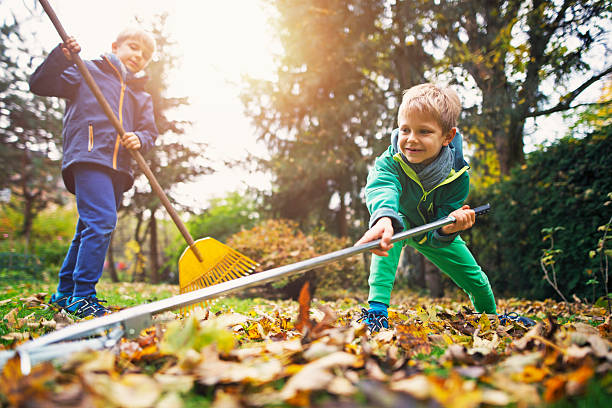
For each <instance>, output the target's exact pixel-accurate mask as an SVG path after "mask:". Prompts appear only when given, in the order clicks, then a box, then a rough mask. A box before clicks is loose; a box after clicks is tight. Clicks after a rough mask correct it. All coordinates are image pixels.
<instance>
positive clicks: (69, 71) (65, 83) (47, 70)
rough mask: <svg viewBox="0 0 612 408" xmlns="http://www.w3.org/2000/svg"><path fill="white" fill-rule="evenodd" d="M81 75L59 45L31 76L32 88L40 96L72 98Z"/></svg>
mask: <svg viewBox="0 0 612 408" xmlns="http://www.w3.org/2000/svg"><path fill="white" fill-rule="evenodd" d="M80 82H81V75H80V74H79V72H78V70H77V69H76V67H75V66H74V65H73V63H72V62H70V61H68V60H67V59H66V57H65V56H64V53H63V52H62V49H61V48H60V46H59V45H58V46H57V47H55V48H54V49H53V51H51V53H50V54H49V55H48V56H47V58H46V59H45V60H44V61H43V63H42V64H40V65H39V66H38V68H36V71H34V73H33V74H32V76H31V77H30V90H31V91H32V92H33V93H35V94H36V95H40V96H57V97H60V98H67V99H72V97H73V96H74V94H75V91H76V89H77V88H78V86H79V83H80Z"/></svg>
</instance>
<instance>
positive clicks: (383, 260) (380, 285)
mask: <svg viewBox="0 0 612 408" xmlns="http://www.w3.org/2000/svg"><path fill="white" fill-rule="evenodd" d="M406 245H408V246H411V247H413V248H415V249H416V250H417V251H419V252H420V253H421V254H423V255H424V256H425V257H426V258H427V259H429V260H430V261H431V262H433V264H434V265H436V266H437V267H438V268H440V270H441V271H442V272H444V273H445V274H446V275H448V276H449V277H450V278H451V279H452V280H453V281H454V282H455V283H456V284H457V285H458V286H459V287H460V288H461V289H463V290H464V291H465V292H466V293H467V294H468V296H469V297H470V300H471V301H472V304H473V305H474V308H475V309H476V311H477V312H478V313H496V307H495V297H494V296H493V291H492V290H491V285H490V284H489V279H488V278H487V275H485V273H484V272H483V271H482V269H481V268H480V266H479V265H478V263H476V260H475V259H474V256H472V253H471V252H470V250H469V249H468V247H467V245H466V244H465V241H463V239H461V237H460V236H457V238H455V239H454V240H453V241H452V242H451V243H450V245H448V246H446V247H443V248H433V247H431V246H429V245H427V244H426V243H425V244H419V243H417V242H415V241H414V240H412V239H410V238H409V239H407V240H405V241H402V242H396V243H395V244H394V245H393V248H391V250H390V251H389V256H387V257H383V256H378V255H372V264H371V266H370V278H369V280H368V283H369V284H370V296H369V298H368V300H369V301H372V300H374V301H377V302H381V303H384V304H386V305H388V304H389V302H390V300H391V290H392V289H393V282H394V281H395V273H396V271H397V265H398V263H399V258H400V254H401V252H402V248H403V247H404V246H406Z"/></svg>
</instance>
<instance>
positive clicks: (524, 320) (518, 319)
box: [498, 312, 535, 327]
mask: <svg viewBox="0 0 612 408" xmlns="http://www.w3.org/2000/svg"><path fill="white" fill-rule="evenodd" d="M498 317H499V322H500V323H501V324H504V325H505V324H506V321H508V320H513V321H515V322H519V323H522V324H524V325H525V326H527V327H531V326H533V325H534V324H535V322H534V321H533V320H531V319H529V318H528V317H524V316H521V315H519V314H518V313H516V312H510V313H508V312H506V313H504V314H502V315H499V316H498Z"/></svg>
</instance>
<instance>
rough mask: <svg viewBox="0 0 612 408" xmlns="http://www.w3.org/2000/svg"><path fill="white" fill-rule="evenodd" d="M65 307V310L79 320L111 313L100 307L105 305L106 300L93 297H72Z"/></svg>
mask: <svg viewBox="0 0 612 408" xmlns="http://www.w3.org/2000/svg"><path fill="white" fill-rule="evenodd" d="M68 302H69V303H68V305H66V308H65V309H66V310H67V311H68V312H70V313H72V314H73V315H75V316H77V317H79V318H81V319H82V318H85V317H88V316H93V317H100V316H104V315H106V314H109V313H111V311H110V310H109V309H107V308H106V307H104V306H102V305H101V304H100V303H101V302H104V303H106V300H100V299H98V298H97V297H96V296H95V295H91V296H87V297H76V296H72V297H71V298H70V300H69V301H68Z"/></svg>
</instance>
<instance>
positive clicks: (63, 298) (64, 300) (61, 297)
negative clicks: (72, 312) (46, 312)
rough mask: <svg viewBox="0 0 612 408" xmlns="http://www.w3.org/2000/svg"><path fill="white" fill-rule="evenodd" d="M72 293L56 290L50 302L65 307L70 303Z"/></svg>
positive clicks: (61, 307)
mask: <svg viewBox="0 0 612 408" xmlns="http://www.w3.org/2000/svg"><path fill="white" fill-rule="evenodd" d="M71 295H72V294H65V293H60V292H55V293H54V294H52V295H51V300H50V301H49V304H50V305H53V306H57V307H59V308H60V309H63V308H65V307H66V305H67V304H68V300H70V296H71Z"/></svg>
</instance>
